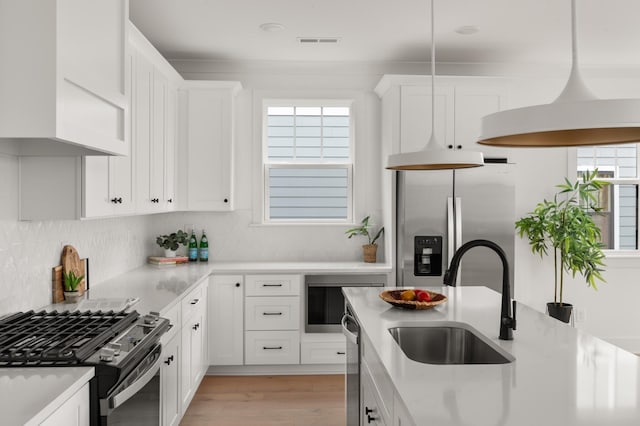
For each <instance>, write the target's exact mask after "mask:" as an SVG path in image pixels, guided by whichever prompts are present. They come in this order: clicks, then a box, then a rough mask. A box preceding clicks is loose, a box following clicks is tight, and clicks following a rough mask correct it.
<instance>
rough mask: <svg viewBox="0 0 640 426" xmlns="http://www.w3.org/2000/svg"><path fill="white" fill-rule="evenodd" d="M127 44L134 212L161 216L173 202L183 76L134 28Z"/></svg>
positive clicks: (174, 199) (132, 27)
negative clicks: (133, 156) (129, 68)
mask: <svg viewBox="0 0 640 426" xmlns="http://www.w3.org/2000/svg"><path fill="white" fill-rule="evenodd" d="M130 40H131V47H130V48H131V50H132V52H133V53H132V57H133V72H132V80H133V82H132V89H131V92H132V98H131V105H132V134H133V138H132V139H133V146H134V149H133V151H134V155H135V179H136V187H135V189H136V196H135V198H136V210H137V212H138V213H156V212H166V211H170V210H173V209H174V207H175V205H176V201H177V200H176V196H175V187H176V184H175V179H176V173H175V168H176V153H175V148H176V137H177V124H176V123H177V93H178V87H179V85H181V84H182V77H180V75H179V74H178V73H177V72H176V71H175V70H174V69H173V68H172V67H171V66H170V65H169V63H168V62H167V61H166V60H165V59H164V58H163V57H162V56H160V54H159V53H158V51H157V50H155V48H154V47H153V46H152V45H151V44H150V43H149V41H148V40H147V39H146V38H145V37H144V36H143V35H142V34H141V33H140V32H139V31H138V30H137V29H136V28H135V27H134V26H133V25H131V27H130Z"/></svg>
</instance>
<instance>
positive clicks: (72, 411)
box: [40, 383, 90, 426]
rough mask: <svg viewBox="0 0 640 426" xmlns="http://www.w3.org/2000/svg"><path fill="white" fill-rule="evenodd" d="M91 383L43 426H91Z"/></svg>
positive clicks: (43, 423) (66, 402)
mask: <svg viewBox="0 0 640 426" xmlns="http://www.w3.org/2000/svg"><path fill="white" fill-rule="evenodd" d="M89 422H90V417H89V383H87V384H86V385H84V386H82V387H81V388H80V390H78V391H77V392H76V393H75V394H73V396H71V397H70V398H69V399H67V400H66V401H65V402H64V403H63V404H62V405H61V406H60V407H58V408H57V409H56V411H54V412H53V414H51V415H50V416H49V417H47V418H46V419H45V420H44V421H43V422H42V423H40V425H41V426H89Z"/></svg>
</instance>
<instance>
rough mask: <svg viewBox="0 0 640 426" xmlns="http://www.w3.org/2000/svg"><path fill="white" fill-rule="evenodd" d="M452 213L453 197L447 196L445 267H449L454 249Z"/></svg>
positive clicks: (453, 219)
mask: <svg viewBox="0 0 640 426" xmlns="http://www.w3.org/2000/svg"><path fill="white" fill-rule="evenodd" d="M454 213H455V210H454V208H453V198H451V197H447V267H446V268H445V269H449V263H451V259H452V258H453V253H454V252H455V251H456V246H455V228H454V227H455V223H454V221H455V217H454Z"/></svg>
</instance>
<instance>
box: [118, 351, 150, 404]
mask: <svg viewBox="0 0 640 426" xmlns="http://www.w3.org/2000/svg"><path fill="white" fill-rule="evenodd" d="M161 364H162V356H158V359H157V360H155V362H154V363H153V364H152V365H151V367H149V368H148V369H147V371H145V372H144V373H143V374H142V375H141V376H140V377H139V378H138V379H137V380H136V381H135V382H133V383H132V384H131V385H129V386H127V387H126V388H124V389H123V390H122V392H120V393H118V394H116V395H113V396H111V397H109V400H108V401H109V408H110V409H115V408H118V407H119V406H121V405H122V404H124V403H125V402H127V400H128V399H129V398H131V397H132V396H133V395H135V394H136V393H138V392H139V391H140V390H141V389H142V388H143V387H145V386H146V385H147V383H149V382H150V381H151V379H153V377H154V376H155V375H156V373H157V372H158V371H159V370H160V365H161Z"/></svg>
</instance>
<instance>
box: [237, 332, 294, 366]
mask: <svg viewBox="0 0 640 426" xmlns="http://www.w3.org/2000/svg"><path fill="white" fill-rule="evenodd" d="M244 346H245V364H247V365H269V364H299V363H300V333H299V332H298V331H245V345H244Z"/></svg>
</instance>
